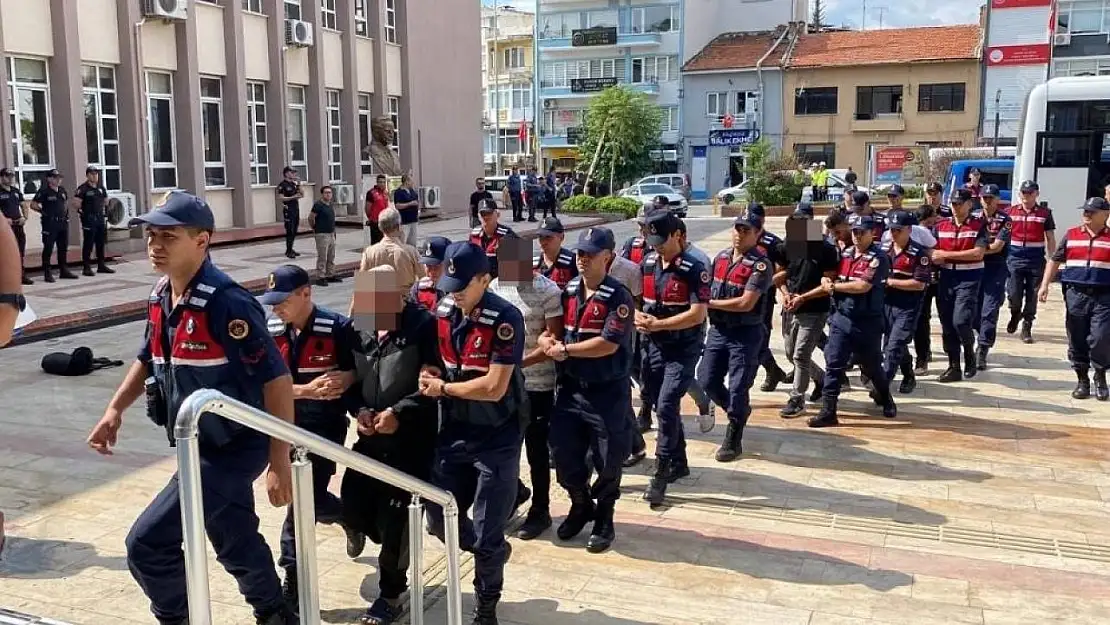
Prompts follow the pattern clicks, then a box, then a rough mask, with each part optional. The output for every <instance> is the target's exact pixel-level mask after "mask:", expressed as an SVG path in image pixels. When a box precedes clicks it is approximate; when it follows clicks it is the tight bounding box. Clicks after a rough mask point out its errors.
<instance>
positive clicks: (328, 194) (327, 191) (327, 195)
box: [320, 189, 332, 202]
mask: <svg viewBox="0 0 1110 625" xmlns="http://www.w3.org/2000/svg"><path fill="white" fill-rule="evenodd" d="M331 197H332V191H331V189H324V191H323V192H322V193H320V199H322V200H324V201H325V202H330V201H331Z"/></svg>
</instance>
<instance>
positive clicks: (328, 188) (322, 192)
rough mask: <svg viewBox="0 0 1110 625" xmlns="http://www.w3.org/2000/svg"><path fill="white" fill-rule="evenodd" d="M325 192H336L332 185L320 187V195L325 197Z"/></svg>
mask: <svg viewBox="0 0 1110 625" xmlns="http://www.w3.org/2000/svg"><path fill="white" fill-rule="evenodd" d="M324 191H332V192H334V191H335V190H334V189H332V188H331V185H330V184H326V185H324V186H322V187H320V195H323V194H324Z"/></svg>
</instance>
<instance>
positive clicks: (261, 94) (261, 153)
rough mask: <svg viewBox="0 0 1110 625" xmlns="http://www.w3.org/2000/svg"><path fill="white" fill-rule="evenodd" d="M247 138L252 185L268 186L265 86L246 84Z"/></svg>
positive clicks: (268, 166)
mask: <svg viewBox="0 0 1110 625" xmlns="http://www.w3.org/2000/svg"><path fill="white" fill-rule="evenodd" d="M247 138H248V139H249V140H250V143H249V146H250V171H251V184H252V185H267V184H270V152H269V149H270V145H269V144H270V142H269V140H267V138H266V85H264V84H262V83H260V82H248V83H247Z"/></svg>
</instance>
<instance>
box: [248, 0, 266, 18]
mask: <svg viewBox="0 0 1110 625" xmlns="http://www.w3.org/2000/svg"><path fill="white" fill-rule="evenodd" d="M264 5H265V3H264V2H263V0H243V10H244V11H246V12H247V13H254V14H255V15H265V14H266V12H265V10H264V9H265V6H264Z"/></svg>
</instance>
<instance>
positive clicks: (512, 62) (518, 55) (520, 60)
mask: <svg viewBox="0 0 1110 625" xmlns="http://www.w3.org/2000/svg"><path fill="white" fill-rule="evenodd" d="M501 61H502V64H501V66H502V67H503V68H504V69H523V68H524V65H525V58H524V48H522V47H519V46H516V47H512V48H505V50H504V51H503V53H502V55H501Z"/></svg>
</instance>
